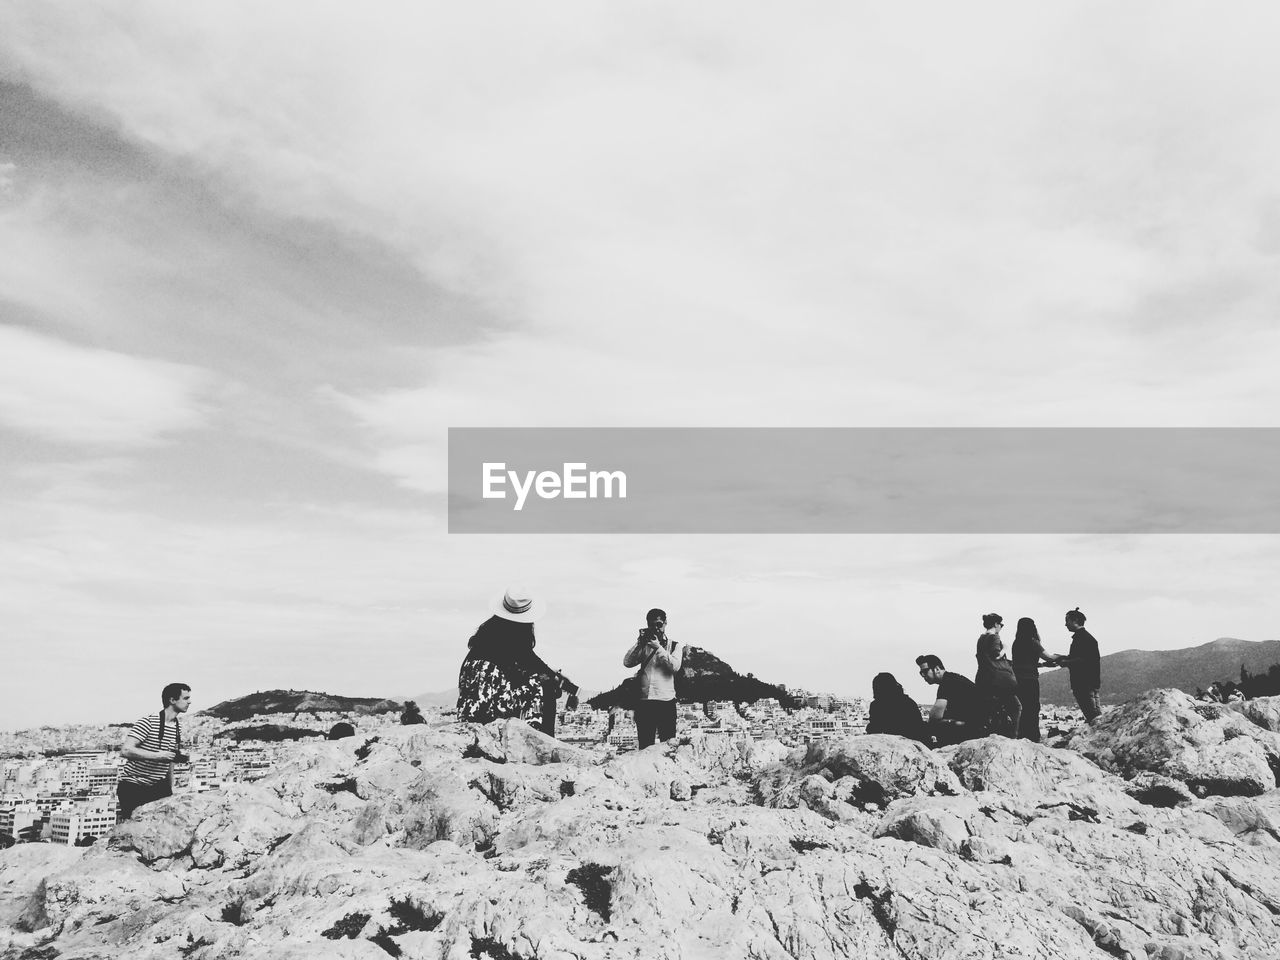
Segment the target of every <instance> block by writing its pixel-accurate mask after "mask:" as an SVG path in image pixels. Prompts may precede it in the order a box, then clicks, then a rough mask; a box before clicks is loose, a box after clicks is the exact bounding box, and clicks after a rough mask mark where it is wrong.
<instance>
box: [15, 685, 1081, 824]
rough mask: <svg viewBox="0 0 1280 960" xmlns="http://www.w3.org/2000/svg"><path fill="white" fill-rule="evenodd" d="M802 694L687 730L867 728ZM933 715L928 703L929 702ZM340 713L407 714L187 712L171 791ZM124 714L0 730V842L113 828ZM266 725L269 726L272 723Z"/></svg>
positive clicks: (851, 705) (801, 733) (819, 736)
mask: <svg viewBox="0 0 1280 960" xmlns="http://www.w3.org/2000/svg"><path fill="white" fill-rule="evenodd" d="M786 692H787V693H789V694H790V695H792V696H794V697H796V698H797V700H798V701H799V702H800V703H801V704H802V706H801V707H800V708H799V709H794V710H791V711H790V712H788V711H787V710H786V709H784V708H783V707H782V706H781V705H780V704H779V703H778V701H776V700H760V701H757V702H756V703H753V704H750V705H743V704H739V703H732V702H727V701H712V702H708V703H705V704H681V705H680V707H679V727H678V730H679V734H681V735H686V736H687V735H695V734H696V735H701V736H712V737H727V738H730V739H734V740H778V741H780V742H782V743H784V744H787V745H788V746H802V745H804V744H807V743H813V742H816V741H820V740H825V739H834V738H838V737H843V736H850V735H853V734H859V733H863V732H864V731H865V728H866V724H867V702H866V701H865V700H864V699H862V698H853V699H849V698H844V697H839V696H831V695H822V694H813V693H809V692H808V691H805V690H800V689H789V690H787V691H786ZM921 709H922V712H923V713H925V714H926V715H927V711H928V706H922V707H921ZM422 712H423V716H424V719H425V721H426V722H427V723H442V722H446V721H447V720H448V719H449V718H450V717H451V716H452V714H453V710H452V709H446V708H442V707H431V706H425V707H423V708H422ZM1082 720H1083V718H1082V717H1081V715H1080V712H1079V711H1078V710H1076V709H1075V708H1071V707H1057V706H1051V705H1046V706H1045V707H1043V709H1042V710H1041V713H1040V723H1041V727H1042V729H1047V730H1050V731H1052V730H1055V729H1056V730H1057V731H1060V732H1061V733H1069V732H1070V731H1071V730H1073V729H1074V728H1075V727H1076V726H1077V725H1078V724H1079V723H1081V722H1082ZM341 722H346V723H350V724H351V725H352V726H353V727H354V728H355V736H356V737H368V736H376V735H377V733H378V731H380V730H382V729H385V728H387V727H398V726H400V714H399V713H396V712H387V713H381V714H372V715H371V714H364V713H353V712H345V711H344V712H330V713H311V712H308V713H305V714H293V713H290V714H269V715H259V716H255V717H252V718H250V719H248V720H242V721H235V722H227V721H223V720H221V719H219V718H217V717H213V716H207V715H195V716H188V717H186V718H184V720H183V724H182V729H183V742H184V745H185V747H186V751H187V753H188V754H189V755H190V757H191V762H190V763H189V764H182V765H175V767H174V785H173V786H174V794H175V795H180V794H183V793H199V792H203V791H207V790H217V789H219V788H220V787H221V786H223V785H224V784H227V783H237V782H246V781H253V780H258V779H261V778H262V777H264V776H266V775H267V774H268V773H269V772H270V771H271V770H273V769H274V768H276V767H277V766H279V765H280V764H281V763H282V762H283V760H284V759H285V758H286V757H287V756H289V755H290V754H291V753H293V752H295V751H296V750H298V748H299V745H300V744H306V743H315V742H317V741H319V740H322V739H324V737H325V734H326V732H327V730H328V729H329V728H330V727H331V726H332V725H333V724H337V723H341ZM300 723H305V725H306V726H307V727H308V728H311V729H314V728H315V727H316V726H322V727H324V728H325V729H324V730H315V732H314V733H313V734H312V735H308V736H302V737H300V738H299V739H296V740H295V739H284V740H259V739H243V740H237V739H236V731H249V730H250V728H254V727H259V728H260V727H263V726H264V725H266V726H267V727H268V729H269V730H271V729H274V730H275V731H276V732H278V733H280V734H282V735H296V734H297V732H298V731H296V730H290V728H291V727H293V726H294V725H297V724H300ZM128 727H129V725H128V724H110V725H107V724H104V725H101V726H96V725H76V726H69V727H52V726H45V727H39V728H36V729H32V730H19V731H14V732H8V733H0V844H3V845H6V846H7V845H9V844H10V843H11V842H14V843H38V842H45V843H60V844H66V845H80V846H87V845H89V844H91V843H93V842H95V841H96V840H97V839H99V838H101V837H103V836H106V835H107V834H108V833H110V832H111V829H112V828H113V827H114V826H115V824H116V820H117V803H116V786H117V783H118V780H119V775H120V769H121V768H122V767H123V766H124V758H123V757H121V755H120V744H121V742H122V741H123V739H124V736H125V732H126V730H127V729H128ZM268 735H269V734H268ZM556 736H557V739H559V740H561V741H563V742H565V743H568V744H573V745H575V746H583V747H591V748H597V749H604V750H606V751H610V752H615V753H624V752H627V751H631V750H635V749H636V727H635V723H634V721H633V719H632V716H631V712H630V711H628V710H620V709H614V710H596V709H592V708H591V707H588V706H586V705H585V704H583V705H582V706H580V707H579V708H578V709H575V710H561V711H560V712H559V714H558V716H557V722H556Z"/></svg>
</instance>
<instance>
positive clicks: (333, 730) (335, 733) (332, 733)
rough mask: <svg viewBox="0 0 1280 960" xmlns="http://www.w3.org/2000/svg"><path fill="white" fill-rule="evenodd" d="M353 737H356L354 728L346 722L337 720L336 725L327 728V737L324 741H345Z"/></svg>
mask: <svg viewBox="0 0 1280 960" xmlns="http://www.w3.org/2000/svg"><path fill="white" fill-rule="evenodd" d="M355 735H356V728H355V727H353V726H352V725H351V724H349V723H347V721H345V720H339V721H338V722H337V723H335V724H334V725H333V726H332V727H330V728H329V735H328V736H327V737H325V739H326V740H345V739H346V738H347V737H354V736H355Z"/></svg>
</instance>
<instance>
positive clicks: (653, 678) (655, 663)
mask: <svg viewBox="0 0 1280 960" xmlns="http://www.w3.org/2000/svg"><path fill="white" fill-rule="evenodd" d="M645 620H646V621H647V622H648V626H646V627H645V628H644V629H643V630H641V631H640V635H639V636H638V637H637V638H636V642H635V643H633V644H632V645H631V649H630V650H628V651H627V655H626V656H625V657H623V658H622V665H623V666H624V667H636V666H638V667H639V668H640V670H639V672H638V673H637V674H636V682H637V684H638V685H639V687H640V690H639V697H638V700H637V702H636V707H635V718H636V737H637V741H638V743H637V746H638V748H639V749H641V750H643V749H644V748H645V747H648V746H652V745H653V742H654V736H655V735H656V736H657V737H658V738H659V739H661V740H662V741H663V742H664V743H665V742H666V741H668V740H670V739H671V738H672V737H674V736H675V735H676V674H677V673H678V672H679V670H680V666H681V664H682V662H683V660H684V649H683V648H682V647H681V646H680V644H679V643H677V642H676V641H675V640H671V639H670V638H668V637H667V614H666V611H665V610H659V609H657V608H654V609H653V610H650V611H649V612H648V613H647V614H645Z"/></svg>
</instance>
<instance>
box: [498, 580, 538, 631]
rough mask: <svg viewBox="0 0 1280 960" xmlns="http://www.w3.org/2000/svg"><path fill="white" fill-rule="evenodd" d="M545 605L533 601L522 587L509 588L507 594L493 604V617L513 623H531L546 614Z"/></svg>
mask: <svg viewBox="0 0 1280 960" xmlns="http://www.w3.org/2000/svg"><path fill="white" fill-rule="evenodd" d="M546 608H547V605H546V604H545V603H543V602H542V601H541V600H535V599H534V597H533V594H532V593H530V592H529V591H528V590H526V589H525V588H524V587H509V588H508V589H507V592H506V593H505V594H504V595H503V596H501V597H499V598H498V599H497V600H495V601H494V602H493V614H494V616H497V617H501V618H502V619H503V620H511V621H513V622H515V623H533V622H534V621H535V620H537V619H538V618H539V617H540V616H542V615H543V613H545V612H546Z"/></svg>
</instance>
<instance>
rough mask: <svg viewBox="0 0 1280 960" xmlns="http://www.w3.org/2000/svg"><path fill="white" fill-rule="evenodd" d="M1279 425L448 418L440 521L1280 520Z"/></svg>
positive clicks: (1171, 529) (1139, 525)
mask: <svg viewBox="0 0 1280 960" xmlns="http://www.w3.org/2000/svg"><path fill="white" fill-rule="evenodd" d="M1277 478H1280V429H1273V428H1208V427H1207V428H1171V429H1146V428H1143V429H1129V428H1116V429H1094V428H1090V429H1074V428H1035V427H1028V428H1009V429H1005V428H959V429H956V428H905V429H904V428H848V429H839V428H832V429H826V428H812V429H805V428H747V429H725V428H706V429H704V428H686V429H667V428H548V429H508V428H454V429H451V430H450V431H449V532H450V533H1277V532H1280V497H1278V496H1277Z"/></svg>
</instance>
